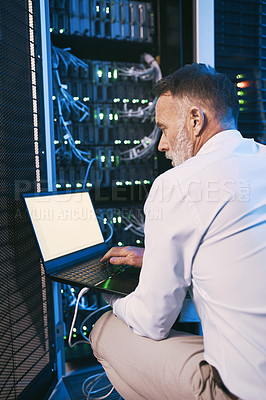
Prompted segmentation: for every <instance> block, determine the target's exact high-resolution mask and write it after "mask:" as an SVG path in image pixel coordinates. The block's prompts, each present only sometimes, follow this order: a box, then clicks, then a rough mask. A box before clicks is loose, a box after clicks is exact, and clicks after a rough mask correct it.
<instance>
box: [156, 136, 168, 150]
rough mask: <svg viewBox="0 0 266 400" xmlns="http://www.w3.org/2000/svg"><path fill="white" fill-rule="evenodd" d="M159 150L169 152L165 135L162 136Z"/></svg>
mask: <svg viewBox="0 0 266 400" xmlns="http://www.w3.org/2000/svg"><path fill="white" fill-rule="evenodd" d="M158 150H159V151H168V150H169V146H168V142H167V140H166V138H165V136H164V134H162V136H161V139H160V141H159V144H158Z"/></svg>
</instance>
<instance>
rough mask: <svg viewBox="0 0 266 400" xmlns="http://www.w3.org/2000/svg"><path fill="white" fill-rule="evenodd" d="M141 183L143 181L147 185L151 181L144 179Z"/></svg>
mask: <svg viewBox="0 0 266 400" xmlns="http://www.w3.org/2000/svg"><path fill="white" fill-rule="evenodd" d="M143 183H144V185H149V184H150V183H151V181H149V180H148V179H144V181H143Z"/></svg>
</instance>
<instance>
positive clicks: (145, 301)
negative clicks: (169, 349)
mask: <svg viewBox="0 0 266 400" xmlns="http://www.w3.org/2000/svg"><path fill="white" fill-rule="evenodd" d="M144 213H145V252H144V257H143V265H142V269H141V273H140V280H139V284H138V286H137V288H136V289H135V291H134V292H132V293H131V294H129V295H128V296H126V297H124V298H119V299H114V300H115V301H113V304H112V306H113V311H114V314H115V315H116V316H118V317H119V318H120V319H121V320H122V321H124V322H125V323H126V324H127V325H128V326H129V327H130V328H131V329H132V330H133V331H134V332H135V333H137V334H139V335H142V336H146V337H149V338H152V339H154V340H161V339H164V338H165V337H167V335H168V333H169V331H170V329H171V327H172V325H173V323H174V322H175V320H176V318H177V316H178V314H179V312H180V310H181V308H182V303H183V300H184V297H185V295H186V292H187V289H188V288H189V286H190V284H191V266H192V261H193V257H194V255H195V253H196V251H197V248H198V245H199V240H200V238H199V229H198V226H197V223H196V220H197V218H195V210H194V208H193V204H190V203H189V202H187V201H186V199H185V198H184V196H183V195H182V193H181V190H180V188H179V187H178V185H176V184H173V183H172V182H169V181H167V180H165V179H162V178H161V177H159V178H157V179H156V180H155V182H154V184H153V186H152V188H151V191H150V193H149V196H148V199H147V201H146V203H145V207H144Z"/></svg>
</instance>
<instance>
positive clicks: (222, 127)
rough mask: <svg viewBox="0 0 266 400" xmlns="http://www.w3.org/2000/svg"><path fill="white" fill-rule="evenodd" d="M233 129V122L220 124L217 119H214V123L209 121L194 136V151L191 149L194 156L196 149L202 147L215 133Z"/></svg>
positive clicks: (234, 126) (234, 127)
mask: <svg viewBox="0 0 266 400" xmlns="http://www.w3.org/2000/svg"><path fill="white" fill-rule="evenodd" d="M235 129H237V127H236V125H235V124H234V123H230V124H221V123H219V122H217V121H215V123H211V122H209V123H208V125H207V126H206V128H205V129H203V131H202V133H201V134H200V135H199V136H198V137H196V138H195V143H194V151H193V153H194V156H195V155H196V154H197V153H198V151H199V150H200V149H201V148H202V146H203V145H204V144H205V143H206V142H207V141H208V140H209V139H210V138H211V137H213V136H214V135H216V134H217V133H219V132H222V131H226V130H235Z"/></svg>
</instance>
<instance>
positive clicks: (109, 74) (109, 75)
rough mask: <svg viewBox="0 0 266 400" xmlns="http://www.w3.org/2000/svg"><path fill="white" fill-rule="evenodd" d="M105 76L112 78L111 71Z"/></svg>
mask: <svg viewBox="0 0 266 400" xmlns="http://www.w3.org/2000/svg"><path fill="white" fill-rule="evenodd" d="M107 76H108V78H109V79H111V78H112V72H111V71H108V74H107Z"/></svg>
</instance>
